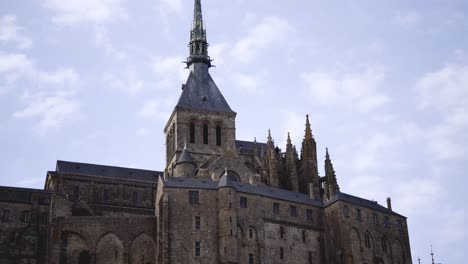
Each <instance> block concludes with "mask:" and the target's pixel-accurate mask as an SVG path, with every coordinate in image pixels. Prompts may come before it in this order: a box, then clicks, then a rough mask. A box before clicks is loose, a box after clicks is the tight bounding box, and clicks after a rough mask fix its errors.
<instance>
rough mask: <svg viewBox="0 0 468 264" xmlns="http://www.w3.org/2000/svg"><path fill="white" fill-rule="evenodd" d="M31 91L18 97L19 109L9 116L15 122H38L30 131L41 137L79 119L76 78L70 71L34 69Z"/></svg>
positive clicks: (77, 77) (74, 73)
mask: <svg viewBox="0 0 468 264" xmlns="http://www.w3.org/2000/svg"><path fill="white" fill-rule="evenodd" d="M30 82H31V84H32V86H33V87H34V88H31V89H27V90H26V91H25V93H24V95H23V96H22V100H21V101H22V103H23V105H24V107H23V109H21V110H18V111H16V112H14V113H13V117H14V118H16V119H24V118H35V119H38V121H37V123H36V124H35V125H34V130H35V131H36V132H37V133H39V134H45V133H47V132H48V131H49V130H50V129H53V128H59V127H61V126H62V125H63V124H64V123H66V122H70V121H73V120H74V119H75V118H77V117H78V116H79V103H78V100H77V99H76V98H75V95H76V89H77V86H78V83H79V76H78V74H76V72H75V71H74V70H73V69H59V70H57V71H55V72H43V71H38V70H36V71H35V73H34V76H33V77H32V79H31V80H30Z"/></svg>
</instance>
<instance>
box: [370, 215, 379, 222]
mask: <svg viewBox="0 0 468 264" xmlns="http://www.w3.org/2000/svg"><path fill="white" fill-rule="evenodd" d="M372 224H374V225H378V224H379V218H378V216H377V214H376V213H372Z"/></svg>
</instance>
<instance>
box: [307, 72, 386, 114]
mask: <svg viewBox="0 0 468 264" xmlns="http://www.w3.org/2000/svg"><path fill="white" fill-rule="evenodd" d="M301 78H302V79H303V80H304V81H305V82H306V83H307V85H308V90H309V93H310V95H311V96H312V99H313V100H316V101H318V102H321V103H323V104H327V103H336V104H352V105H353V106H355V107H356V108H357V109H358V110H359V111H361V112H370V111H371V110H374V109H376V108H378V107H381V106H383V105H385V104H387V103H388V102H390V98H389V97H388V96H386V95H384V94H382V93H381V92H380V91H379V86H380V85H381V84H382V82H383V80H384V79H385V74H384V73H383V71H381V70H375V69H367V70H366V71H364V72H360V73H337V72H309V73H303V74H302V75H301Z"/></svg>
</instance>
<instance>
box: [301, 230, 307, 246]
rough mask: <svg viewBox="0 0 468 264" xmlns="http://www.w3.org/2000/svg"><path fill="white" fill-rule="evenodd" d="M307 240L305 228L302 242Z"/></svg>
mask: <svg viewBox="0 0 468 264" xmlns="http://www.w3.org/2000/svg"><path fill="white" fill-rule="evenodd" d="M305 242H306V232H305V230H302V243H305Z"/></svg>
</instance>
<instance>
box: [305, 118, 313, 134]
mask: <svg viewBox="0 0 468 264" xmlns="http://www.w3.org/2000/svg"><path fill="white" fill-rule="evenodd" d="M313 138H314V137H313V136H312V129H311V128H310V122H309V115H306V129H305V139H306V140H307V139H313Z"/></svg>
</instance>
